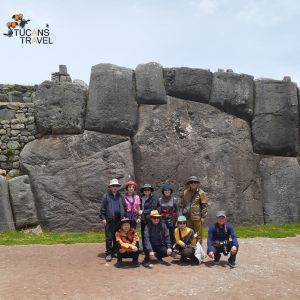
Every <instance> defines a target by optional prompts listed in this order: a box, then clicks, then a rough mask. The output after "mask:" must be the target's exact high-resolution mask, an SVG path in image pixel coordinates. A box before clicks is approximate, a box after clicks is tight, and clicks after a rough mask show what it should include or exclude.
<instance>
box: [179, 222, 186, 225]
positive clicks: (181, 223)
mask: <svg viewBox="0 0 300 300" xmlns="http://www.w3.org/2000/svg"><path fill="white" fill-rule="evenodd" d="M177 223H178V224H179V225H183V224H184V225H185V224H186V222H177Z"/></svg>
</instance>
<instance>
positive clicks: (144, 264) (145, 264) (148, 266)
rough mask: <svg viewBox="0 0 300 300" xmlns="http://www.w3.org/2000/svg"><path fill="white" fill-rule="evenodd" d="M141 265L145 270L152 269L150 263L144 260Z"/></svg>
mask: <svg viewBox="0 0 300 300" xmlns="http://www.w3.org/2000/svg"><path fill="white" fill-rule="evenodd" d="M142 264H143V266H144V267H145V268H150V269H151V268H153V265H152V264H151V263H150V261H147V260H144V261H143V262H142Z"/></svg>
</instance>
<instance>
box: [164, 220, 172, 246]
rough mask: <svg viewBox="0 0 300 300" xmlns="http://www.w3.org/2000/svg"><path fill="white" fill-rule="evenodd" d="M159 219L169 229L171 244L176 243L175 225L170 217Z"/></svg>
mask: <svg viewBox="0 0 300 300" xmlns="http://www.w3.org/2000/svg"><path fill="white" fill-rule="evenodd" d="M161 221H162V222H163V223H165V224H166V226H167V228H168V229H169V234H170V240H171V244H172V245H174V244H175V243H176V240H175V226H174V224H173V221H172V219H162V220H161Z"/></svg>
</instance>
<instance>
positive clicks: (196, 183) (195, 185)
mask: <svg viewBox="0 0 300 300" xmlns="http://www.w3.org/2000/svg"><path fill="white" fill-rule="evenodd" d="M197 187H198V182H197V181H190V188H191V189H192V190H195V189H196V188H197Z"/></svg>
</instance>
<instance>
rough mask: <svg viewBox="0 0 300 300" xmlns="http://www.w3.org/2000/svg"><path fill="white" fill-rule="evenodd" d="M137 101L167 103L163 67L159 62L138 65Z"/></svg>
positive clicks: (136, 74) (136, 76)
mask: <svg viewBox="0 0 300 300" xmlns="http://www.w3.org/2000/svg"><path fill="white" fill-rule="evenodd" d="M135 78H136V91H137V101H138V103H140V104H152V105H159V104H166V103H167V94H166V90H165V85H164V78H163V69H162V66H161V65H160V64H158V63H154V62H152V63H148V64H141V65H138V66H137V67H136V69H135Z"/></svg>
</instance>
